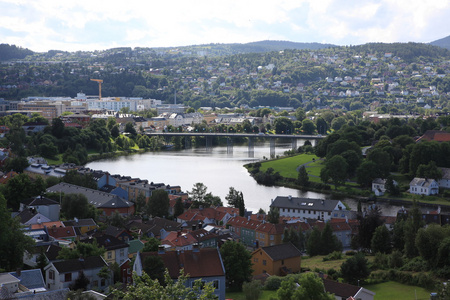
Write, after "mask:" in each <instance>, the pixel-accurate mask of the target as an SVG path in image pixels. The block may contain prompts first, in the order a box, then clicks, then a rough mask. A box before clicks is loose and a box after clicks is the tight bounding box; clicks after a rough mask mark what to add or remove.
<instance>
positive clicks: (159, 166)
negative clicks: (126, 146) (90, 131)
mask: <svg viewBox="0 0 450 300" xmlns="http://www.w3.org/2000/svg"><path fill="white" fill-rule="evenodd" d="M301 144H303V143H299V145H301ZM290 147H291V144H290V143H277V144H276V148H275V154H276V155H282V154H283V153H284V151H286V150H288V149H290ZM269 153H270V148H269V144H268V143H264V142H261V143H259V144H255V148H254V157H253V158H249V157H248V147H247V146H245V145H244V146H234V147H233V153H232V154H229V153H227V147H226V146H224V147H221V146H218V147H213V148H212V149H208V150H207V149H206V148H194V149H187V150H180V151H174V150H168V151H160V152H146V153H142V154H134V155H129V156H121V157H117V158H113V159H103V160H99V161H95V162H91V163H88V164H87V165H86V167H89V168H91V169H94V170H103V171H108V172H109V173H110V174H120V175H126V176H132V177H137V178H140V179H147V180H149V181H150V182H155V183H157V182H158V183H165V184H170V185H178V186H181V189H182V190H183V191H185V192H189V191H191V190H192V187H193V185H194V184H195V183H197V182H201V183H203V184H204V185H205V186H206V187H207V188H208V190H207V192H211V193H212V194H213V195H215V196H219V197H220V198H221V199H222V201H223V203H224V205H227V203H226V200H225V196H226V195H227V194H228V191H229V188H230V187H234V188H235V189H236V190H238V191H241V192H242V194H243V196H244V201H245V206H246V208H247V210H251V211H253V212H254V213H256V212H257V211H258V210H259V209H260V208H262V209H264V210H265V211H266V212H267V211H268V210H269V206H270V203H271V200H272V199H274V198H276V197H277V196H288V195H292V196H294V197H304V198H322V199H331V198H332V196H330V195H328V194H321V193H315V192H308V191H305V192H304V191H301V190H296V189H291V188H285V187H267V186H263V185H260V184H258V183H256V181H255V180H254V179H253V178H252V177H251V176H250V175H249V173H248V172H247V169H245V168H244V165H245V164H247V163H250V162H255V161H259V160H262V159H263V158H264V157H268V156H269ZM342 200H344V201H345V202H346V203H347V205H348V206H349V207H350V208H351V209H352V210H356V207H357V202H356V201H355V200H353V199H342ZM364 206H365V204H363V208H364ZM399 208H400V207H398V206H387V205H382V212H383V214H384V215H390V216H394V215H396V213H397V211H398V209H399Z"/></svg>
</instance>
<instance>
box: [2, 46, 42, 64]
mask: <svg viewBox="0 0 450 300" xmlns="http://www.w3.org/2000/svg"><path fill="white" fill-rule="evenodd" d="M33 53H34V52H33V51H31V50H29V49H26V48H22V47H17V46H16V45H9V44H0V61H5V60H9V59H22V58H25V57H26V56H27V55H32V54H33Z"/></svg>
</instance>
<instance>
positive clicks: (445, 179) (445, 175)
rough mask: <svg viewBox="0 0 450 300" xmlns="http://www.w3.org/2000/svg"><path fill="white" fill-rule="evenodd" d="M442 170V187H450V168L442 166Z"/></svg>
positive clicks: (440, 180)
mask: <svg viewBox="0 0 450 300" xmlns="http://www.w3.org/2000/svg"><path fill="white" fill-rule="evenodd" d="M440 169H441V171H442V178H441V179H439V180H438V184H439V187H440V188H444V189H450V168H440Z"/></svg>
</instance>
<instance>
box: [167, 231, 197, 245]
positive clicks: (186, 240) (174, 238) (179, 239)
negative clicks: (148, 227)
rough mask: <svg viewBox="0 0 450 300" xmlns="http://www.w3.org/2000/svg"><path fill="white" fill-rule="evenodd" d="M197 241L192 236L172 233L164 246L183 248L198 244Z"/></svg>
mask: <svg viewBox="0 0 450 300" xmlns="http://www.w3.org/2000/svg"><path fill="white" fill-rule="evenodd" d="M196 242H197V240H196V239H195V238H194V237H193V236H192V235H190V234H181V233H180V232H176V231H172V232H170V233H169V235H168V236H166V238H165V239H164V240H162V241H161V243H162V244H166V245H171V246H174V247H183V246H188V245H192V244H194V243H196Z"/></svg>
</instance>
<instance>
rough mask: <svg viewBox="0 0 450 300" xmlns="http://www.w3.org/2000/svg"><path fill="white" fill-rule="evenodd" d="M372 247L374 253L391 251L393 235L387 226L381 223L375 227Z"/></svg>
mask: <svg viewBox="0 0 450 300" xmlns="http://www.w3.org/2000/svg"><path fill="white" fill-rule="evenodd" d="M371 249H372V251H373V252H374V253H377V252H381V253H389V252H391V235H390V233H389V230H388V229H387V227H386V226H384V225H381V226H378V227H377V228H376V229H375V232H374V233H373V236H372V240H371Z"/></svg>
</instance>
